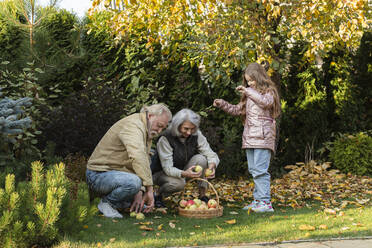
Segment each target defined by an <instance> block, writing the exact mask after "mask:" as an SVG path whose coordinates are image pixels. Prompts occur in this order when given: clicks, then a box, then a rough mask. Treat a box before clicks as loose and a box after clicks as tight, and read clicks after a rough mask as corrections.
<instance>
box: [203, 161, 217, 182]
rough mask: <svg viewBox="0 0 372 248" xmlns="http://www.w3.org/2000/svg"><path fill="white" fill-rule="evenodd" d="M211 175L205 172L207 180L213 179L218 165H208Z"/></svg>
mask: <svg viewBox="0 0 372 248" xmlns="http://www.w3.org/2000/svg"><path fill="white" fill-rule="evenodd" d="M208 169H209V173H208V174H206V172H205V174H204V175H205V178H207V179H212V178H214V177H215V176H216V165H215V164H209V165H208Z"/></svg>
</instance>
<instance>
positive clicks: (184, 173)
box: [181, 165, 203, 178]
mask: <svg viewBox="0 0 372 248" xmlns="http://www.w3.org/2000/svg"><path fill="white" fill-rule="evenodd" d="M195 167H196V166H195V165H194V166H191V167H190V168H188V169H187V170H185V171H182V172H181V175H182V176H183V177H187V178H196V177H201V175H202V173H203V170H201V171H199V172H194V168H195Z"/></svg>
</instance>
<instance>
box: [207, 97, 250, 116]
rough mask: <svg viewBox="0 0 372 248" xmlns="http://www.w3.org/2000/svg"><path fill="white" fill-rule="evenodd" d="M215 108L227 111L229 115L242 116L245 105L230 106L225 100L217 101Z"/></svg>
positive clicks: (214, 103) (215, 101)
mask: <svg viewBox="0 0 372 248" xmlns="http://www.w3.org/2000/svg"><path fill="white" fill-rule="evenodd" d="M213 106H215V107H218V108H220V109H222V110H223V111H225V112H226V113H228V114H231V115H241V114H242V108H243V103H242V102H240V103H238V104H237V105H233V104H230V103H228V102H226V101H225V100H223V99H215V100H214V102H213Z"/></svg>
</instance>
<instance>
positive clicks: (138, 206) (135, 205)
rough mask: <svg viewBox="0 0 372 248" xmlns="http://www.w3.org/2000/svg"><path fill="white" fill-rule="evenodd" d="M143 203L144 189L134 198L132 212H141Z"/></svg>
mask: <svg viewBox="0 0 372 248" xmlns="http://www.w3.org/2000/svg"><path fill="white" fill-rule="evenodd" d="M141 203H142V191H141V190H140V191H138V193H137V194H136V195H135V196H134V200H133V202H132V205H131V206H130V212H133V211H135V212H136V213H138V212H141V209H142V207H141Z"/></svg>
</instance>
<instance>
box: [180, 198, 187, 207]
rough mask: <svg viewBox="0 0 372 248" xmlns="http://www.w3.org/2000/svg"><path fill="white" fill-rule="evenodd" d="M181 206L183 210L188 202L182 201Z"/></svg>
mask: <svg viewBox="0 0 372 248" xmlns="http://www.w3.org/2000/svg"><path fill="white" fill-rule="evenodd" d="M179 205H180V207H181V208H185V207H186V206H187V201H186V200H184V199H182V200H181V201H180V202H179Z"/></svg>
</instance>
